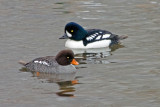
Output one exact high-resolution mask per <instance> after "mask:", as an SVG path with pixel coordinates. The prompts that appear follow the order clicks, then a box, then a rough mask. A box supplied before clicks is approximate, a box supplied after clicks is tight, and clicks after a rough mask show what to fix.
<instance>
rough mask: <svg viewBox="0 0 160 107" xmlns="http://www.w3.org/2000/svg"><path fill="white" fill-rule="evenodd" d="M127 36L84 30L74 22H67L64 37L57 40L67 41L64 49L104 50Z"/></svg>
mask: <svg viewBox="0 0 160 107" xmlns="http://www.w3.org/2000/svg"><path fill="white" fill-rule="evenodd" d="M127 37H128V36H125V35H123V36H118V35H116V34H113V33H111V32H109V31H107V30H101V29H84V28H83V27H82V26H81V25H79V24H77V23H75V22H69V23H67V24H66V26H65V29H64V35H63V36H62V37H60V38H59V39H68V40H67V41H66V43H65V47H67V48H74V49H89V48H104V47H110V46H112V45H113V44H119V43H120V40H123V39H126V38H127Z"/></svg>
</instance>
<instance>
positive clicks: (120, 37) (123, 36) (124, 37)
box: [118, 35, 128, 40]
mask: <svg viewBox="0 0 160 107" xmlns="http://www.w3.org/2000/svg"><path fill="white" fill-rule="evenodd" d="M126 38H128V36H127V35H122V36H119V38H118V39H119V40H123V39H126Z"/></svg>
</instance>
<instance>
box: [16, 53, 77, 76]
mask: <svg viewBox="0 0 160 107" xmlns="http://www.w3.org/2000/svg"><path fill="white" fill-rule="evenodd" d="M19 63H20V64H22V65H24V66H25V67H26V68H27V69H28V70H30V71H35V72H44V73H73V72H75V70H76V68H75V67H74V66H73V65H78V64H79V63H78V62H77V61H76V60H75V59H74V53H73V51H72V50H62V51H60V52H59V53H58V54H57V55H56V56H46V57H39V58H36V59H34V60H32V61H30V62H28V63H25V62H23V61H20V62H19ZM72 64H73V65H72Z"/></svg>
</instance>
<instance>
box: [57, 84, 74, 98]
mask: <svg viewBox="0 0 160 107" xmlns="http://www.w3.org/2000/svg"><path fill="white" fill-rule="evenodd" d="M57 84H58V85H59V90H60V91H59V92H57V93H56V94H57V95H58V96H63V97H74V94H73V92H75V91H76V89H75V88H74V87H73V85H75V84H74V83H73V82H72V81H64V82H57ZM71 92H72V93H71Z"/></svg>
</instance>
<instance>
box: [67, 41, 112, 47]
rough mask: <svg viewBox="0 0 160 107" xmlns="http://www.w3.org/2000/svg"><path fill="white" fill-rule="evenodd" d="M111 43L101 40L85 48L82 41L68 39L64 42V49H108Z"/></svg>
mask: <svg viewBox="0 0 160 107" xmlns="http://www.w3.org/2000/svg"><path fill="white" fill-rule="evenodd" d="M110 43H111V40H101V41H96V42H93V43H89V44H87V46H84V45H83V41H74V40H71V39H68V40H67V41H66V44H65V47H67V48H75V49H88V48H104V47H108V46H109V45H110Z"/></svg>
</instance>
